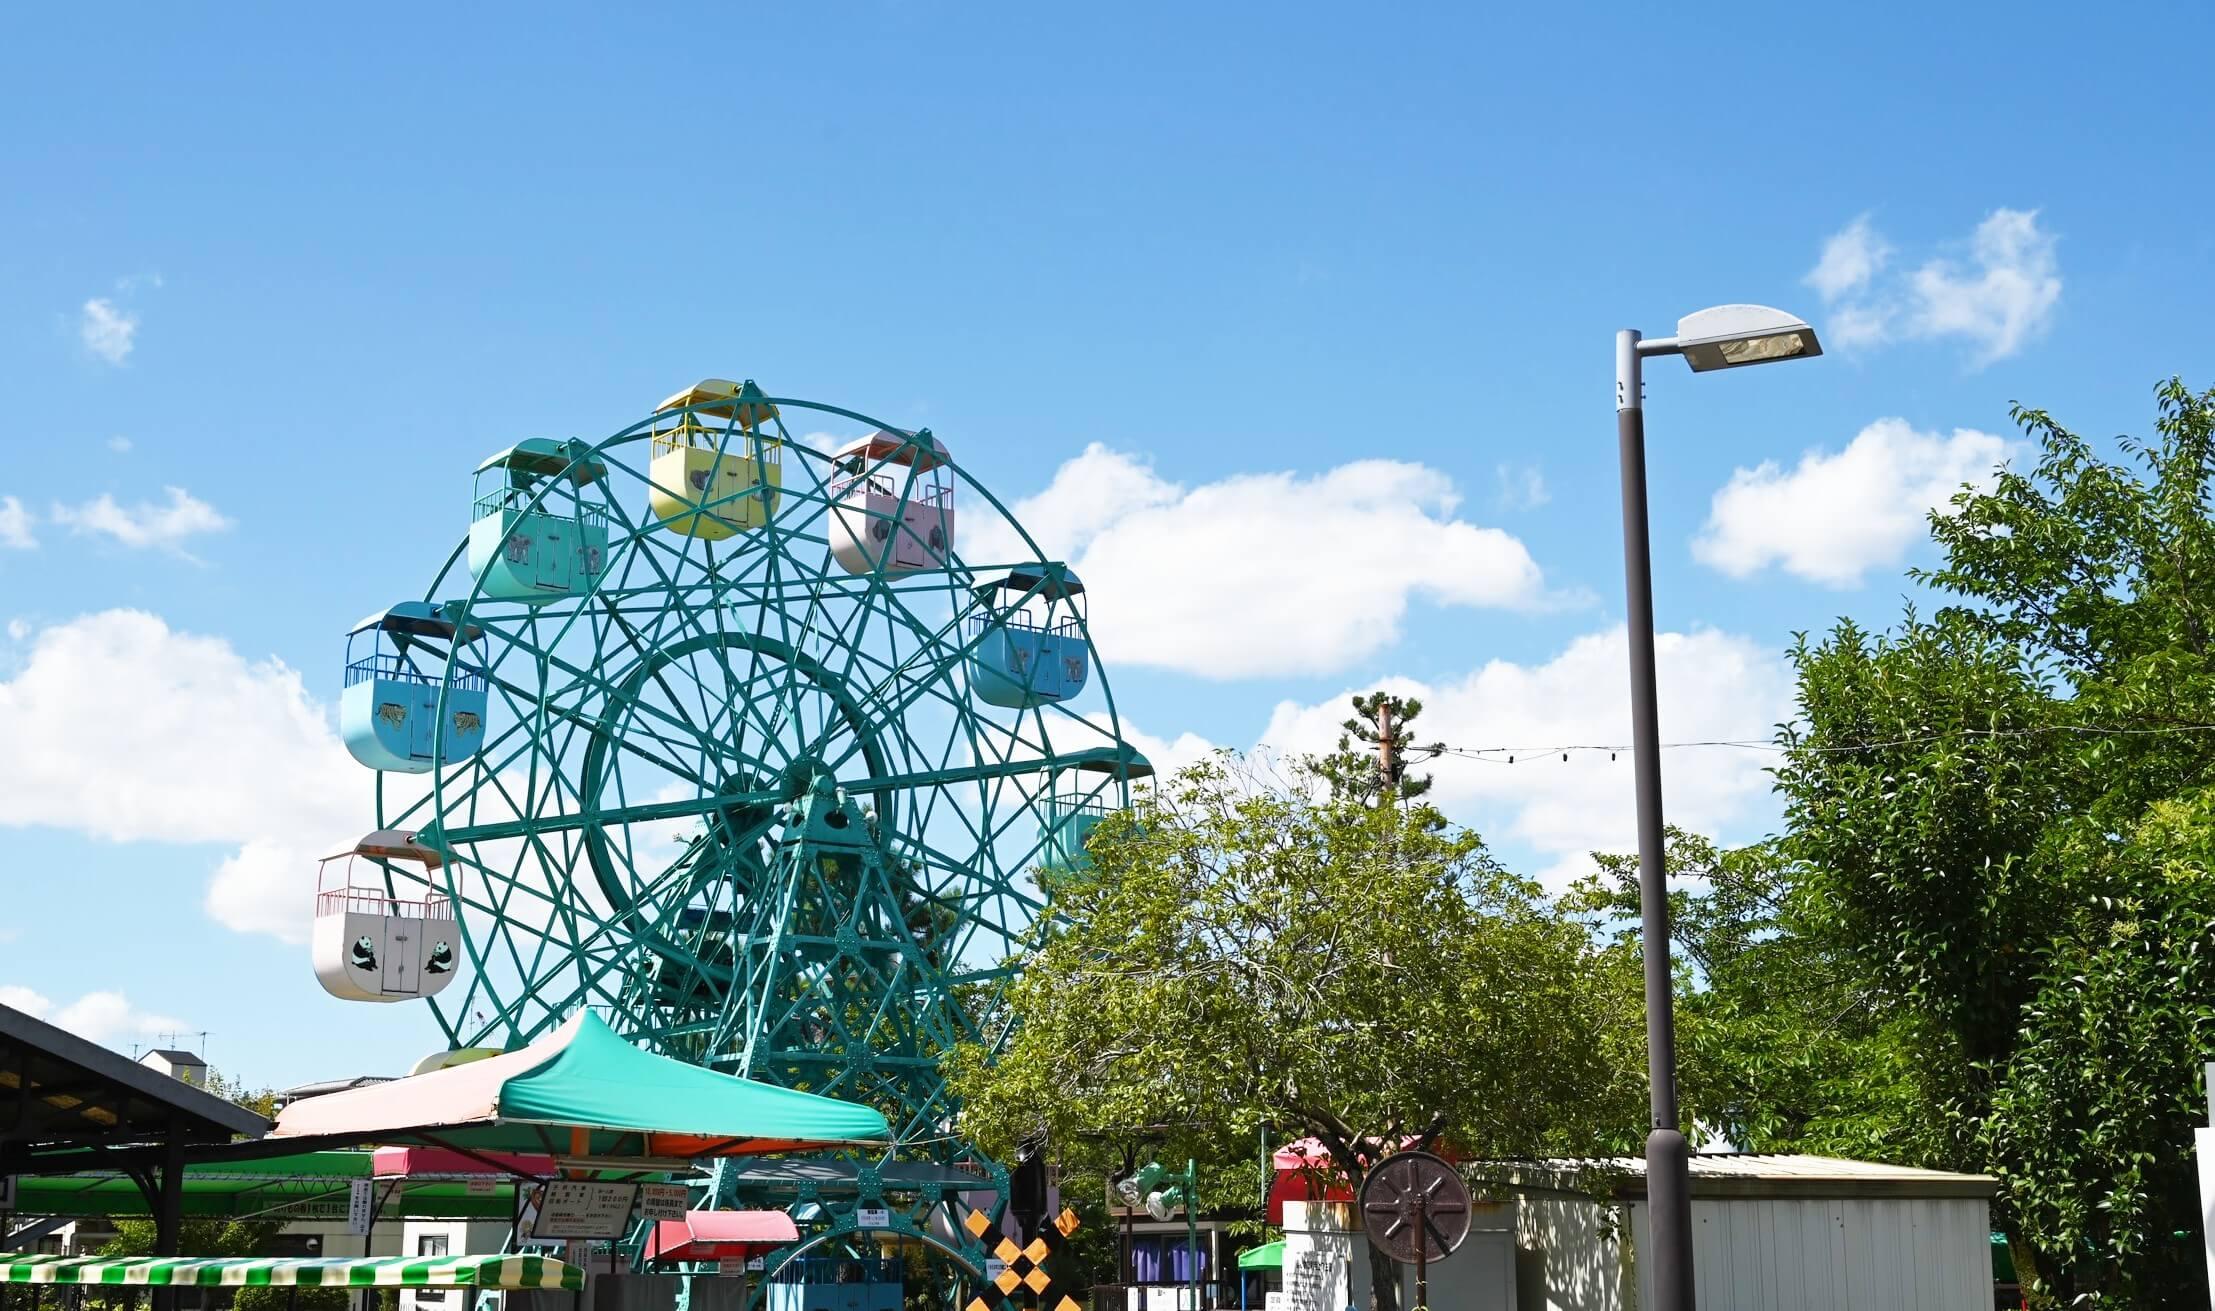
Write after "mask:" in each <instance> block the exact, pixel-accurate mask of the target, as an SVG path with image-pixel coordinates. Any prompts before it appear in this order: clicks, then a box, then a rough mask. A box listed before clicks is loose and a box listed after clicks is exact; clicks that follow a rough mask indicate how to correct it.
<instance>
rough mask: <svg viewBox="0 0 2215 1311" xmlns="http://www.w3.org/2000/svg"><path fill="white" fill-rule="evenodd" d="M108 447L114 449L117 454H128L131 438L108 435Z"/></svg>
mask: <svg viewBox="0 0 2215 1311" xmlns="http://www.w3.org/2000/svg"><path fill="white" fill-rule="evenodd" d="M108 449H109V450H111V451H114V452H115V453H116V454H117V455H128V454H129V453H130V450H131V439H130V438H128V437H123V436H116V437H110V438H108Z"/></svg>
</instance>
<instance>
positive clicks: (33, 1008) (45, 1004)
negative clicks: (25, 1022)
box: [0, 983, 54, 1019]
mask: <svg viewBox="0 0 2215 1311" xmlns="http://www.w3.org/2000/svg"><path fill="white" fill-rule="evenodd" d="M0 1006H7V1007H11V1008H13V1009H15V1010H19V1011H21V1012H23V1013H24V1014H25V1015H29V1016H31V1017H33V1018H36V1019H44V1018H45V1016H46V1013H47V1012H48V1011H51V1010H53V1009H54V1003H53V1001H52V1000H51V999H49V998H47V997H46V996H44V995H43V994H40V993H37V992H33V991H32V990H31V989H29V988H26V987H24V986H23V985H22V984H19V983H0Z"/></svg>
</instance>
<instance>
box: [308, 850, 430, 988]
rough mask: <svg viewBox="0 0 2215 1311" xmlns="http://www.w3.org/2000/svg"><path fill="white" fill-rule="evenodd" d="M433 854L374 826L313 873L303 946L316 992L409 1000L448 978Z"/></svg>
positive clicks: (330, 857)
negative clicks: (310, 921)
mask: <svg viewBox="0 0 2215 1311" xmlns="http://www.w3.org/2000/svg"><path fill="white" fill-rule="evenodd" d="M441 863H442V858H441V857H440V855H439V853H438V852H437V851H436V850H435V849H433V848H431V847H427V846H424V845H423V844H421V843H419V842H417V841H416V839H415V834H413V833H407V832H403V831H401V830H398V829H379V830H377V831H376V832H374V833H371V834H369V835H368V836H367V837H365V838H363V839H362V840H361V841H359V842H357V843H355V844H354V846H353V849H352V850H350V851H342V852H339V853H338V854H337V855H335V856H327V857H325V858H324V860H323V862H322V864H321V865H319V866H318V867H317V870H316V893H315V929H314V933H313V936H312V937H311V939H310V950H311V952H312V954H313V956H314V960H315V977H316V979H317V980H318V981H319V982H321V983H322V985H323V990H324V991H325V992H328V993H330V994H331V995H332V996H334V997H341V998H344V999H345V1000H347V1001H413V1000H415V999H416V998H418V997H429V996H433V995H435V994H436V993H437V992H438V991H439V990H440V989H442V988H444V987H445V986H446V985H447V984H448V983H450V982H452V981H453V978H454V967H455V965H456V964H457V963H458V961H457V958H456V956H455V953H456V951H457V950H458V949H459V939H458V937H457V936H456V932H455V931H456V929H457V927H458V925H457V924H456V922H455V919H454V903H453V901H452V900H451V899H449V898H448V897H447V895H446V893H445V890H444V889H443V888H441V887H439V886H438V885H437V883H436V882H434V881H433V878H432V875H433V873H434V872H435V871H436V870H437V869H438V868H439V866H440V865H441Z"/></svg>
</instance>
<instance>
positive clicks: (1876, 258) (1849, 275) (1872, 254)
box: [1804, 214, 1892, 301]
mask: <svg viewBox="0 0 2215 1311" xmlns="http://www.w3.org/2000/svg"><path fill="white" fill-rule="evenodd" d="M1891 255H1892V247H1891V246H1889V245H1887V244H1886V243H1885V240H1884V238H1883V237H1880V236H1878V235H1877V232H1876V229H1875V228H1872V227H1870V226H1869V216H1868V215H1867V214H1864V215H1862V216H1861V217H1860V218H1857V219H1855V220H1854V221H1853V222H1851V223H1848V224H1847V225H1846V226H1845V227H1844V228H1843V229H1842V230H1840V231H1839V232H1838V233H1837V234H1836V235H1834V236H1832V237H1831V239H1830V240H1829V241H1826V242H1824V243H1823V257H1822V259H1820V260H1818V261H1817V262H1816V265H1815V267H1814V268H1812V269H1810V270H1809V271H1808V274H1807V277H1806V279H1804V280H1805V281H1806V283H1807V285H1808V286H1810V287H1813V288H1815V290H1816V291H1818V292H1820V293H1821V294H1822V297H1823V299H1824V300H1826V301H1829V300H1836V299H1838V298H1839V297H1840V296H1843V295H1846V294H1847V293H1849V292H1856V291H1860V290H1861V289H1862V288H1864V287H1866V286H1868V285H1869V280H1870V279H1871V278H1873V277H1875V276H1876V275H1877V271H1878V270H1879V269H1882V268H1883V267H1884V263H1885V261H1886V260H1887V259H1889V258H1891Z"/></svg>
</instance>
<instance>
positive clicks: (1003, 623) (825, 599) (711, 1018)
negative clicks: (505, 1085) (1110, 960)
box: [314, 380, 1151, 1143]
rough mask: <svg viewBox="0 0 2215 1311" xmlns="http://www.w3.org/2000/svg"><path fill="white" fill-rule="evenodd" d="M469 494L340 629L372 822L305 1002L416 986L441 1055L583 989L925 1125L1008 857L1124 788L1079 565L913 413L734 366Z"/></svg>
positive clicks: (976, 1000) (963, 1032) (794, 1079)
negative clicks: (1011, 509) (396, 597)
mask: <svg viewBox="0 0 2215 1311" xmlns="http://www.w3.org/2000/svg"><path fill="white" fill-rule="evenodd" d="M802 416H805V422H804V423H802V422H801V418H802ZM819 427H832V428H845V429H848V430H850V435H849V436H848V437H846V438H844V439H840V438H831V439H823V438H820V437H819V436H817V435H815V433H816V429H818V428H819ZM795 429H797V430H798V431H799V432H800V433H801V434H803V436H798V437H796V436H795V435H794V430H795ZM475 492H476V494H475V498H474V502H473V510H472V515H471V522H470V524H469V528H468V532H467V535H466V537H465V538H464V539H463V541H462V542H461V544H460V545H459V546H457V547H456V548H455V550H454V552H453V554H452V555H451V556H450V557H449V558H448V560H447V562H446V564H445V566H444V567H443V568H442V569H441V570H440V571H439V572H438V573H437V575H436V576H435V577H434V578H433V579H432V580H431V583H430V585H429V586H428V588H426V589H425V592H424V594H423V599H421V600H411V601H406V602H402V603H400V604H398V605H395V606H392V607H391V608H390V609H388V610H385V611H383V612H380V613H378V614H376V615H372V616H370V617H369V618H368V619H365V620H364V621H363V622H362V623H361V624H360V625H358V626H357V627H356V629H355V630H354V632H353V634H352V635H351V636H350V639H349V652H348V658H347V667H346V668H347V672H346V687H345V690H344V693H343V695H342V699H341V716H340V718H341V729H342V736H343V737H344V738H345V740H346V743H347V746H348V749H349V750H350V751H351V752H352V753H353V754H354V756H355V757H356V759H358V760H360V761H361V762H362V763H363V764H364V765H367V766H369V767H370V768H372V769H374V770H376V771H377V774H376V785H375V811H376V826H375V827H376V831H375V832H372V833H370V834H369V836H368V837H365V838H364V839H363V840H362V842H361V843H360V844H358V845H357V846H356V847H355V848H354V849H353V850H352V851H349V852H345V853H341V854H340V855H339V856H338V857H334V858H333V859H332V860H331V861H327V862H325V866H324V871H323V887H322V890H321V895H320V897H319V900H318V915H317V924H316V938H315V948H314V950H315V956H316V968H317V973H318V975H319V977H320V978H321V979H322V980H323V982H324V985H325V986H326V987H327V988H328V989H330V990H331V991H332V992H334V993H336V994H338V995H340V996H345V997H350V998H355V999H358V1000H370V1001H397V1000H408V999H413V998H428V999H429V1002H430V1005H431V1007H432V1008H433V1009H434V1011H435V1012H436V1014H437V1016H438V1019H439V1022H440V1024H441V1026H442V1027H443V1029H444V1032H445V1034H446V1037H447V1039H448V1041H449V1043H450V1044H451V1046H452V1047H453V1048H455V1049H456V1050H457V1051H463V1052H466V1051H468V1050H471V1049H482V1048H513V1047H515V1046H518V1045H520V1044H523V1043H527V1042H529V1041H531V1040H533V1039H534V1038H536V1037H538V1036H540V1035H542V1034H544V1033H546V1032H548V1031H549V1030H551V1029H552V1028H554V1027H555V1026H556V1025H558V1024H559V1023H560V1022H561V1021H562V1020H564V1019H565V1018H567V1017H568V1016H569V1015H571V1014H574V1013H575V1012H576V1011H577V1010H579V1009H580V1008H591V1009H593V1010H595V1011H596V1012H597V1013H599V1014H600V1015H601V1016H602V1017H603V1018H604V1019H606V1020H607V1021H608V1022H609V1023H610V1024H611V1025H612V1026H614V1027H615V1028H616V1029H617V1030H618V1031H619V1032H621V1033H624V1034H626V1035H628V1036H630V1037H632V1038H634V1039H635V1040H638V1041H640V1042H642V1043H645V1044H647V1045H649V1046H651V1047H652V1048H653V1049H655V1050H657V1051H660V1052H663V1053H665V1054H668V1055H672V1056H676V1057H679V1058H681V1059H684V1060H688V1061H692V1062H696V1063H698V1064H702V1065H707V1066H711V1067H714V1068H717V1069H722V1070H726V1071H729V1072H731V1073H734V1074H740V1075H744V1076H746V1077H750V1078H754V1079H761V1080H766V1081H769V1082H773V1083H778V1084H783V1085H785V1086H790V1087H796V1088H802V1089H805V1090H808V1091H811V1092H817V1093H825V1094H828V1095H832V1096H838V1097H844V1098H847V1099H850V1100H856V1101H864V1102H869V1103H872V1104H875V1105H877V1106H879V1107H880V1108H881V1109H883V1110H884V1111H885V1112H886V1114H887V1116H888V1118H890V1119H891V1121H892V1123H893V1125H894V1127H895V1131H896V1138H897V1140H899V1141H900V1142H902V1143H916V1142H930V1141H936V1140H939V1139H942V1138H943V1137H944V1136H945V1135H946V1133H947V1126H948V1124H949V1122H950V1120H951V1118H952V1108H951V1107H950V1106H949V1105H948V1104H947V1100H946V1093H945V1090H944V1087H943V1084H942V1083H941V1081H940V1079H939V1076H938V1073H937V1060H938V1057H939V1055H940V1054H941V1053H942V1052H943V1051H944V1050H945V1049H946V1048H948V1047H949V1046H951V1045H952V1044H953V1043H955V1042H957V1041H963V1040H970V1041H982V1042H985V1043H987V1044H992V1043H995V1042H997V1040H998V1039H999V1038H1000V1037H1001V1036H1002V1035H1003V1034H1004V1032H1005V1028H1006V1026H1007V1024H1008V1023H1009V1016H1008V1014H1007V1011H1006V1008H1005V1006H1004V1005H1003V1004H1002V998H1003V994H1004V991H1005V986H1006V983H1007V982H1008V979H1009V974H1010V960H1011V958H1012V957H1013V955H1014V953H1015V951H1016V950H1017V948H1018V947H1019V945H1020V944H1021V942H1022V940H1023V938H1024V935H1025V934H1026V933H1027V932H1028V931H1029V930H1030V929H1031V927H1032V926H1033V924H1034V923H1035V922H1036V920H1037V917H1038V916H1039V914H1040V912H1041V910H1042V908H1043V894H1042V892H1041V890H1040V879H1041V877H1042V876H1043V875H1044V874H1045V873H1046V872H1047V871H1050V870H1051V869H1053V868H1055V867H1066V866H1070V865H1074V864H1077V863H1080V862H1081V861H1082V860H1083V859H1084V854H1083V852H1084V840H1085V836H1086V834H1087V833H1088V832H1089V830H1090V828H1091V826H1092V825H1093V824H1095V823H1096V822H1097V821H1098V820H1099V819H1100V818H1101V817H1102V816H1103V815H1104V814H1106V813H1107V812H1108V811H1110V810H1113V809H1116V808H1119V807H1122V806H1124V805H1126V804H1128V799H1129V798H1128V792H1129V788H1130V785H1131V783H1132V781H1133V780H1134V779H1138V778H1142V777H1145V776H1146V775H1148V774H1149V773H1150V772H1151V770H1150V768H1149V766H1148V765H1147V763H1146V761H1145V759H1144V758H1143V757H1142V756H1141V755H1140V754H1139V753H1138V752H1136V751H1134V750H1133V749H1132V748H1131V747H1130V746H1129V745H1128V744H1127V743H1126V742H1125V741H1124V739H1123V736H1122V731H1121V724H1120V721H1119V719H1118V717H1117V715H1116V710H1115V702H1114V699H1113V697H1112V695H1111V694H1110V692H1109V689H1108V687H1107V682H1106V679H1105V677H1104V675H1103V673H1102V671H1101V670H1100V669H1099V668H1098V667H1097V662H1096V661H1095V660H1094V658H1093V651H1092V645H1091V637H1090V632H1089V630H1088V628H1087V627H1086V623H1085V610H1084V604H1085V595H1084V587H1083V583H1082V580H1081V579H1079V578H1078V577H1077V575H1076V574H1075V573H1074V572H1073V571H1072V570H1070V569H1069V568H1068V567H1067V566H1066V565H1065V564H1062V563H1059V562H1055V561H1050V560H1047V559H1045V558H1043V556H1042V554H1041V553H1040V552H1039V550H1038V549H1037V547H1036V544H1035V543H1034V542H1033V540H1032V539H1031V538H1030V536H1029V535H1028V534H1027V533H1026V532H1024V531H1023V529H1022V528H1021V526H1020V525H1018V524H1016V523H1015V522H1014V521H1013V519H1012V517H1011V516H1010V515H1009V514H1008V513H1007V511H1006V509H1005V507H1004V506H1002V505H1001V503H1000V502H998V501H997V500H995V499H994V498H993V497H992V496H991V494H990V493H988V492H986V491H985V490H984V489H983V488H982V487H981V486H979V485H977V484H976V483H975V482H974V481H973V480H972V479H970V478H969V477H968V476H967V475H966V474H964V473H963V472H962V470H961V469H960V467H959V465H957V464H956V463H955V461H954V460H953V458H952V455H951V453H950V452H949V451H948V450H947V449H946V447H945V446H944V445H942V444H941V443H939V442H938V441H937V440H936V439H934V438H933V437H932V436H931V434H930V433H929V432H928V431H920V432H908V431H903V430H900V429H898V428H894V427H891V426H889V425H886V424H883V423H880V422H878V421H876V420H873V419H870V418H868V417H866V416H864V415H861V414H858V413H856V412H853V411H850V410H845V409H841V408H838V407H836V406H831V405H824V404H819V403H814V402H808V401H801V400H794V399H789V398H783V397H771V396H767V395H765V394H764V393H763V392H762V391H761V390H760V389H759V388H758V387H756V386H755V385H754V384H753V383H752V382H750V381H749V382H745V383H736V384H734V383H730V382H725V381H720V380H709V381H706V382H702V383H700V384H698V385H696V386H694V387H692V388H688V389H687V390H685V391H682V392H679V393H678V394H676V395H674V396H671V397H670V398H669V399H668V400H666V401H664V402H663V403H662V404H661V406H659V407H658V408H657V409H656V410H655V411H654V413H653V414H652V415H650V416H649V417H648V418H646V419H644V420H642V421H641V422H639V423H636V424H633V425H632V426H630V427H628V428H625V429H624V430H623V431H621V432H619V433H617V434H615V435H614V436H612V437H610V438H608V439H606V440H605V441H601V442H599V443H597V444H590V443H585V442H580V441H571V440H549V439H534V440H530V441H524V442H521V443H518V444H516V445H514V446H511V447H509V448H508V449H506V450H503V451H501V452H499V453H498V454H495V455H493V456H492V457H491V458H489V459H487V460H485V461H484V462H483V463H482V464H481V465H480V466H479V467H478V469H477V482H476V489H475ZM957 511H958V515H959V523H960V526H961V530H962V537H961V538H960V539H957V535H956V524H957ZM957 540H968V541H976V542H979V543H981V544H982V545H983V547H984V549H985V550H986V551H988V552H990V553H991V554H993V555H994V556H995V557H1004V558H994V559H990V560H981V559H972V558H968V557H965V556H964V555H963V554H962V553H961V552H960V551H959V550H958V549H957Z"/></svg>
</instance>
